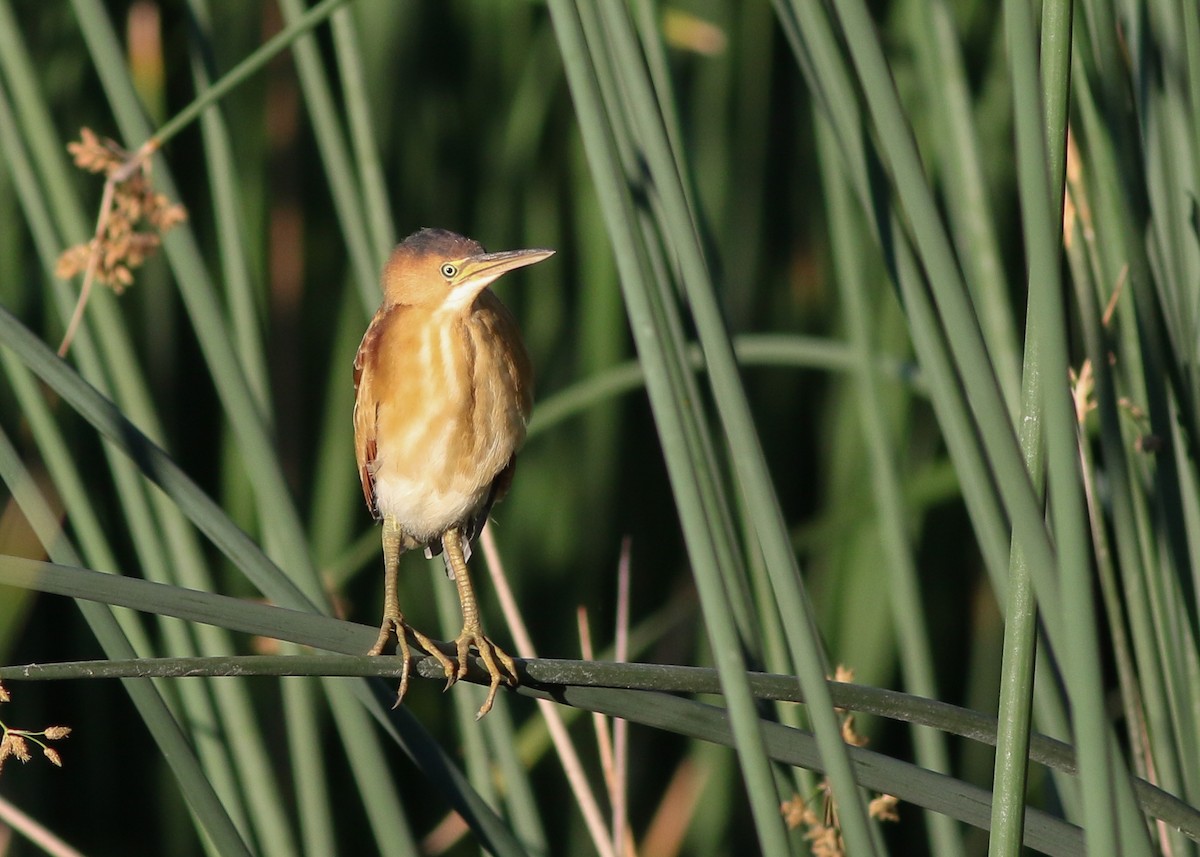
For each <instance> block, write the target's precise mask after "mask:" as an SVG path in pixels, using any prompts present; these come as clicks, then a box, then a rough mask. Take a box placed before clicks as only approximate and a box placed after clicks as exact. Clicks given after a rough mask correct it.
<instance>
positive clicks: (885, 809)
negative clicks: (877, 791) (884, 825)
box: [867, 795, 900, 821]
mask: <svg viewBox="0 0 1200 857" xmlns="http://www.w3.org/2000/svg"><path fill="white" fill-rule="evenodd" d="M899 803H900V798H898V797H893V796H892V795H880V796H879V797H877V798H875V799H874V800H872V801H871V803H870V804H868V806H867V812H868V813H869V814H870V816H871V818H874V819H878V820H879V821H899V820H900V813H899V812H897V811H896V806H897V805H898V804H899Z"/></svg>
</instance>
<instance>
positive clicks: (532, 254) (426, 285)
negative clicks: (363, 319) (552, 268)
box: [383, 229, 554, 311]
mask: <svg viewBox="0 0 1200 857" xmlns="http://www.w3.org/2000/svg"><path fill="white" fill-rule="evenodd" d="M553 255H554V251H553V250H508V251H506V252H503V253H486V252H484V249H483V246H482V245H481V244H480V243H479V242H478V241H473V240H472V239H470V238H465V237H463V236H462V235H458V234H456V233H454V232H448V231H446V230H445V229H421V230H419V231H417V232H414V233H413V234H412V235H410V236H408V237H407V238H405V239H404V240H403V241H402V242H400V243H399V244H398V245H396V249H395V250H393V251H392V255H391V258H389V259H388V263H387V265H386V266H385V267H384V269H383V299H384V303H385V304H389V305H394V304H402V305H406V306H419V307H425V308H428V309H429V310H437V309H445V310H449V311H458V310H466V309H467V308H468V307H470V306H471V304H473V303H474V302H475V298H476V297H478V295H479V293H480V292H482V291H483V290H484V289H486V288H487V287H488V286H489V285H491V284H492V283H493V282H495V280H496V279H497V278H498V277H500V276H501V275H502V274H505V273H507V272H508V271H511V270H513V269H514V268H522V267H524V266H526V265H532V264H534V263H535V262H540V261H542V260H543V259H547V258H549V257H550V256H553Z"/></svg>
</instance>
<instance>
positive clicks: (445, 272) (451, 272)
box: [442, 262, 458, 280]
mask: <svg viewBox="0 0 1200 857" xmlns="http://www.w3.org/2000/svg"><path fill="white" fill-rule="evenodd" d="M457 273H458V268H457V267H456V266H454V265H451V264H450V263H449V262H447V263H446V264H445V265H442V276H443V277H445V278H446V279H447V280H451V279H454V276H455V275H456V274H457Z"/></svg>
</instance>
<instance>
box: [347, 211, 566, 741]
mask: <svg viewBox="0 0 1200 857" xmlns="http://www.w3.org/2000/svg"><path fill="white" fill-rule="evenodd" d="M553 254H554V251H553V250H546V249H533V250H510V251H507V252H501V253H488V252H486V251H485V250H484V249H483V246H482V245H481V244H480V243H479V242H478V241H475V240H473V239H470V238H466V237H464V236H462V235H458V234H456V233H454V232H450V231H447V230H445V229H429V228H425V229H420V230H418V231H416V232H414V233H413V234H412V235H409V236H408V237H407V238H405V239H404V240H403V241H402V242H400V243H399V244H398V245H396V247H395V249H394V250H393V251H392V253H391V256H390V257H389V258H388V261H387V264H386V265H385V266H384V268H383V273H382V277H381V280H382V282H381V285H382V290H383V300H382V302H381V303H380V305H379V309H378V310H377V311H376V313H375V315H374V317H373V318H372V319H371V323H370V324H369V325H368V327H367V330H366V333H365V334H363V338H362V342H361V343H360V345H359V347H358V353H357V354H356V355H355V357H354V394H355V399H354V451H355V457H356V459H357V461H358V473H359V478H360V480H361V482H362V489H363V496H364V498H365V499H366V503H367V507H368V509H369V510H370V512H371V514H372V516H373V517H374V518H375V520H376V521H382V522H383V560H384V609H383V621H382V622H381V624H380V627H379V636H378V638H377V639H376V641H375V645H374V646H372V647H371V649H370V651H369V652H368V654H370V655H380V654H382V653H383V651H384V649H385V648H386V647H387V644H388V642H389V640H390V639H391V637H392V635H393V634H394V635H395V637H396V644H397V654H398V655H399V656H400V657H401V658H402V659H403V665H402V667H401V674H400V687H399V689H398V691H397V697H396V705H399V704H400V702H401V701H402V700H403V699H404V695H405V693H406V691H407V689H408V679H409V672H410V669H411V665H412V654H411V649H410V647H409V643H408V637H409V636H410V635H411V637H412V638H413V640H414V641H415V642H416V644H417V645H418V646H419V647H420V648H421V649H422V650H424V651H425V652H427V653H428V654H430V655H432V656H433V657H434V658H436V659H437V661H438V662H439V663H440V664H441V666H442V670H443V671H444V673H445V675H446V688H447V689H449V688H450V687H451V686H452V685H453V684H454V683H455V682H456V681H458V680H459V679H461V678H463V677H464V676H466V674H467V663H468V656H469V653H470V650H471V648H474V649H475V650H476V651H477V652H478V653H479V658H480V660H481V661H482V662H483V665H484V667H485V669H486V670H487V672H488V675H489V677H490V683H489V686H488V695H487V698H486V699H485V700H484V702H483V705H482V706H481V707H480V709H479V713H478V714H477V715H476V719H477V720H478V719H479V718H481V717H483V716H484V715H485V714H487V713H488V711H490V710H491V708H492V705H493V703H494V701H495V698H496V692H497V690H498V688H499V686H500V683H501V682H503V683H504V684H506V685H508V686H510V687H515V686H516V685H517V682H518V678H517V671H516V664H515V663H514V661H513V659H512V657H511V656H510V655H509V654H508V653H506V652H505V651H504V650H503V649H501V648H500V647H499V646H498V645H496V644H495V643H494V642H493V641H492V640H491V639H490V638H489V637H488V636H486V635H485V634H484V632H483V627H482V625H481V623H480V616H479V604H478V601H477V600H476V597H475V591H474V588H473V587H472V585H471V578H470V575H469V573H468V570H467V561H468V559H469V557H470V544H471V541H472V540H473V539H474V538H475V537H476V536H478V535H479V532H480V530H481V529H482V528H483V525H484V523H486V521H487V518H488V514H489V513H490V511H491V508H492V505H493V504H494V503H496V502H497V501H499V500H500V499H501V498H502V497H503V496H504V494H505V493H507V491H508V488H509V485H510V484H511V483H512V478H513V470H514V467H515V466H516V456H517V451H518V450H519V449H520V448H521V445H522V444H523V443H524V440H525V428H526V424H527V423H528V420H529V413H530V410H531V408H532V405H533V370H532V365H531V362H530V359H529V354H528V352H527V351H526V349H525V344H524V341H523V340H522V338H521V332H520V329H519V328H518V326H517V322H516V319H515V318H514V317H513V315H512V313H511V312H509V310H508V309H507V308H506V307H505V306H504V304H502V303H501V302H500V299H499V298H498V297H496V295H495V294H494V293H493V292H492V290H491V289H490V288H489V286H490V285H491V284H492V283H493V282H495V281H496V279H497V278H499V277H500V276H502V275H503V274H506V273H508V272H509V271H513V270H515V269H517V268H522V267H525V266H526V265H532V264H535V263H537V262H541V261H543V260H544V259H547V258H549V257H550V256H552V255H553ZM420 548H424V550H425V555H426V556H427V557H429V558H432V557H433V556H435V555H437V554H442V557H443V560H444V562H445V565H446V574H447V576H448V577H449V578H450V579H452V580H453V581H454V582H455V584H456V585H457V587H458V598H459V604H460V607H461V608H462V619H463V627H462V632H461V633H460V634H459V635H458V637H457V638H456V639H455V641H454V649H455V653H456V655H457V658H456V660H451V659H450V658H449V657H448V656H447V655H445V654H444V653H442V652H441V651H440V650H439V648H438V647H437V645H436V644H435V643H434V641H433V640H431V639H430V638H429V637H428V636H426V635H425V634H423V633H421V632H420V631H418V630H417V629H415V628H413V627H412V626H410V625H409V624H408V622H407V620H406V619H405V618H404V614H403V612H401V610H400V601H399V594H398V568H399V561H400V555H401V553H403V552H404V551H406V550H415V549H420Z"/></svg>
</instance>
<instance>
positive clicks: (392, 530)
mask: <svg viewBox="0 0 1200 857" xmlns="http://www.w3.org/2000/svg"><path fill="white" fill-rule="evenodd" d="M401 551H402V547H401V535H400V525H399V524H398V523H396V519H395V518H393V517H391V516H388V517H385V518H384V519H383V622H382V623H380V625H379V636H378V637H377V638H376V640H375V645H373V646H372V647H371V650H370V651H369V652H367V654H368V655H379V654H383V649H384V647H385V646H386V645H387V642H388V638H389V637H391V635H392V632H393V631H394V632H395V634H396V648H397V654H398V655H399V656H400V658H401V659H402V661H403V664H402V666H401V667H400V688H399V690H397V692H396V705H399V704H400V702H401V701H402V700H403V699H404V694H405V693H407V692H408V675H409V671H410V670H411V668H412V654H411V652H410V651H409V648H408V634H409V633H411V634H412V635H413V637H414V638H415V639H416V641H417V642H418V643H419V644H420V645H421V648H423V649H424V650H425V651H427V652H428V653H429V654H431V655H433V656H434V657H435V658H437V660H438V662H439V663H441V665H442V669H444V670H445V671H446V675H448V676H449V675H453V673H454V664H452V663H451V662H450V659H449V658H447V657H446V656H445V655H443V654H442V653H441V652H440V651H439V650H438V648H437V646H435V645H434V644H433V641H432V640H430V639H429V638H428V637H426V636H425V635H424V634H422V633H421V632H420V631H418V630H417V629H416V628H413V627H412V626H410V625H409V624H408V622H406V621H405V620H404V614H403V613H401V612H400V595H399V587H398V582H397V578H398V577H399V569H400V553H401Z"/></svg>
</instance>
